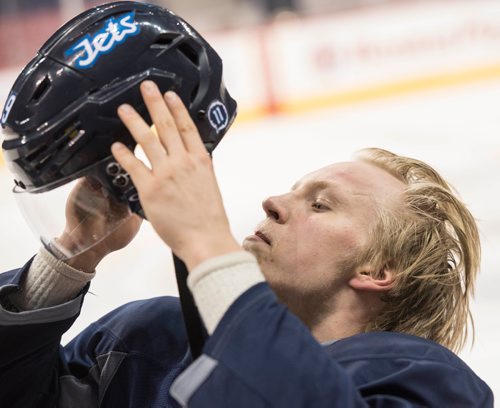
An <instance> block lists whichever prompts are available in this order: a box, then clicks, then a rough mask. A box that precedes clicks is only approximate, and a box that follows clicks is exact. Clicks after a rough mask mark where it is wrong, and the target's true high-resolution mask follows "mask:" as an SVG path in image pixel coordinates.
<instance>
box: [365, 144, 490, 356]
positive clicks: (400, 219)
mask: <svg viewBox="0 0 500 408" xmlns="http://www.w3.org/2000/svg"><path fill="white" fill-rule="evenodd" d="M356 157H357V159H358V160H360V161H363V162H365V163H369V164H372V165H375V166H377V167H379V168H382V169H384V170H385V171H387V172H389V173H390V174H392V175H393V176H395V177H396V178H398V179H399V180H401V181H403V182H404V183H405V184H406V186H407V187H406V188H405V191H404V195H403V205H402V206H400V207H399V208H396V209H392V208H391V209H388V208H385V209H384V208H380V209H379V217H378V220H377V221H376V222H375V223H374V224H373V225H372V227H371V232H370V234H371V239H370V243H369V245H368V247H367V248H365V250H364V251H363V253H362V255H361V258H362V259H360V261H361V262H371V263H372V264H373V265H377V267H380V268H382V267H386V268H389V269H390V270H392V271H393V272H394V274H395V280H394V285H393V287H392V288H391V289H390V290H389V291H388V292H387V294H386V295H384V297H383V300H384V301H385V305H384V309H383V311H382V312H381V313H380V314H379V315H378V316H377V317H376V318H375V320H373V321H372V322H371V323H370V324H369V326H368V327H367V328H366V330H367V331H376V330H377V331H397V332H402V333H408V334H413V335H416V336H421V337H424V338H427V339H430V340H434V341H436V342H438V343H440V344H442V345H444V346H445V347H448V348H450V349H451V350H454V351H459V350H461V349H462V348H463V346H464V344H465V341H466V340H467V334H468V327H467V326H468V321H469V319H470V323H471V325H472V331H473V330H474V326H473V320H472V316H471V314H470V309H469V299H470V298H471V297H472V295H473V292H474V281H475V278H476V275H477V272H478V269H479V263H480V243H479V234H478V230H477V226H476V222H475V220H474V218H473V217H472V215H471V213H470V212H469V211H468V209H467V208H466V206H465V205H464V204H463V203H462V201H461V200H460V199H459V198H458V197H457V195H456V194H455V193H454V191H453V190H452V188H451V186H450V185H449V184H448V183H447V182H446V181H445V180H443V178H441V176H440V175H439V174H438V173H437V172H436V171H435V170H434V169H433V168H431V167H430V166H429V165H427V164H425V163H423V162H421V161H418V160H414V159H411V158H408V157H402V156H398V155H395V154H393V153H391V152H388V151H386V150H382V149H375V148H371V149H363V150H361V151H360V152H358V154H357V155H356Z"/></svg>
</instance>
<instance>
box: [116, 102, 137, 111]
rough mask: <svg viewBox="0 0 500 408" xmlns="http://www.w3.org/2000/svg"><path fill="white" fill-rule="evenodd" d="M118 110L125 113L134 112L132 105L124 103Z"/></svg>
mask: <svg viewBox="0 0 500 408" xmlns="http://www.w3.org/2000/svg"><path fill="white" fill-rule="evenodd" d="M118 110H119V111H120V113H125V114H129V113H132V111H133V109H132V106H130V105H128V104H126V103H124V104H123V105H120V106H119V107H118Z"/></svg>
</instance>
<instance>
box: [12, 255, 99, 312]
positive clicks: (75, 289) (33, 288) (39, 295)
mask: <svg viewBox="0 0 500 408" xmlns="http://www.w3.org/2000/svg"><path fill="white" fill-rule="evenodd" d="M94 276H95V271H94V272H92V273H86V272H82V271H79V270H78V269H75V268H72V267H71V266H69V265H67V264H65V263H64V262H63V261H61V260H59V259H57V258H56V257H55V256H54V255H52V254H51V253H50V252H49V251H47V250H46V249H45V248H41V249H40V251H39V252H38V254H37V255H36V256H35V259H33V262H32V263H31V266H30V269H29V271H28V272H27V273H26V275H25V278H24V282H23V283H22V285H21V289H20V290H19V291H18V292H16V293H14V294H12V295H10V296H9V300H10V301H11V303H12V304H13V305H15V306H16V307H17V308H18V309H20V310H35V309H41V308H44V307H50V306H55V305H59V304H62V303H65V302H67V301H69V300H71V299H74V298H75V297H76V296H77V295H78V293H79V292H80V291H81V290H82V289H83V288H84V287H85V285H86V284H87V283H88V282H89V281H90V280H91V279H92V278H93V277H94Z"/></svg>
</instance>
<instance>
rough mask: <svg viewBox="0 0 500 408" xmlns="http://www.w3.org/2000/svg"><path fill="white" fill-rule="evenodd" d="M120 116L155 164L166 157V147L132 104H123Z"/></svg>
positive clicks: (119, 112)
mask: <svg viewBox="0 0 500 408" xmlns="http://www.w3.org/2000/svg"><path fill="white" fill-rule="evenodd" d="M118 116H119V117H120V119H121V121H122V122H123V124H124V125H125V126H126V127H127V129H128V130H129V132H130V134H131V135H132V137H133V138H134V140H135V141H136V142H137V143H138V144H139V145H141V147H142V149H143V150H144V153H145V154H146V156H147V158H148V159H149V161H150V162H151V164H152V165H153V166H155V165H158V164H159V163H161V161H162V159H164V158H165V149H164V148H163V146H162V145H161V143H160V141H159V140H158V138H157V137H156V136H155V134H154V133H153V131H152V130H151V128H150V127H149V125H148V124H147V123H146V122H145V121H144V119H143V118H142V117H141V116H140V115H139V114H138V113H137V112H136V111H135V109H134V108H132V107H131V106H130V105H126V104H125V105H121V106H120V107H119V108H118Z"/></svg>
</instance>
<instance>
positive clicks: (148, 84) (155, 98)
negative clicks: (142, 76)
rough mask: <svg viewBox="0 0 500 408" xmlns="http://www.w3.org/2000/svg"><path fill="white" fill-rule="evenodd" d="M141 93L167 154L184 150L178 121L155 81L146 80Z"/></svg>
mask: <svg viewBox="0 0 500 408" xmlns="http://www.w3.org/2000/svg"><path fill="white" fill-rule="evenodd" d="M141 93H142V97H143V99H144V103H145V104H146V107H147V108H148V112H149V114H150V115H151V119H152V120H153V124H154V125H155V128H156V131H157V132H158V137H159V138H160V141H161V143H162V145H163V146H164V148H165V150H166V151H167V154H173V155H175V154H178V153H179V152H182V151H184V145H183V143H182V139H181V138H180V137H179V130H178V127H177V126H176V122H175V120H174V118H173V117H172V114H171V113H170V110H169V109H168V107H167V105H166V104H165V101H164V100H163V97H162V95H161V93H160V90H159V89H158V87H157V86H156V84H155V83H154V82H153V81H144V82H143V83H142V84H141Z"/></svg>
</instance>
